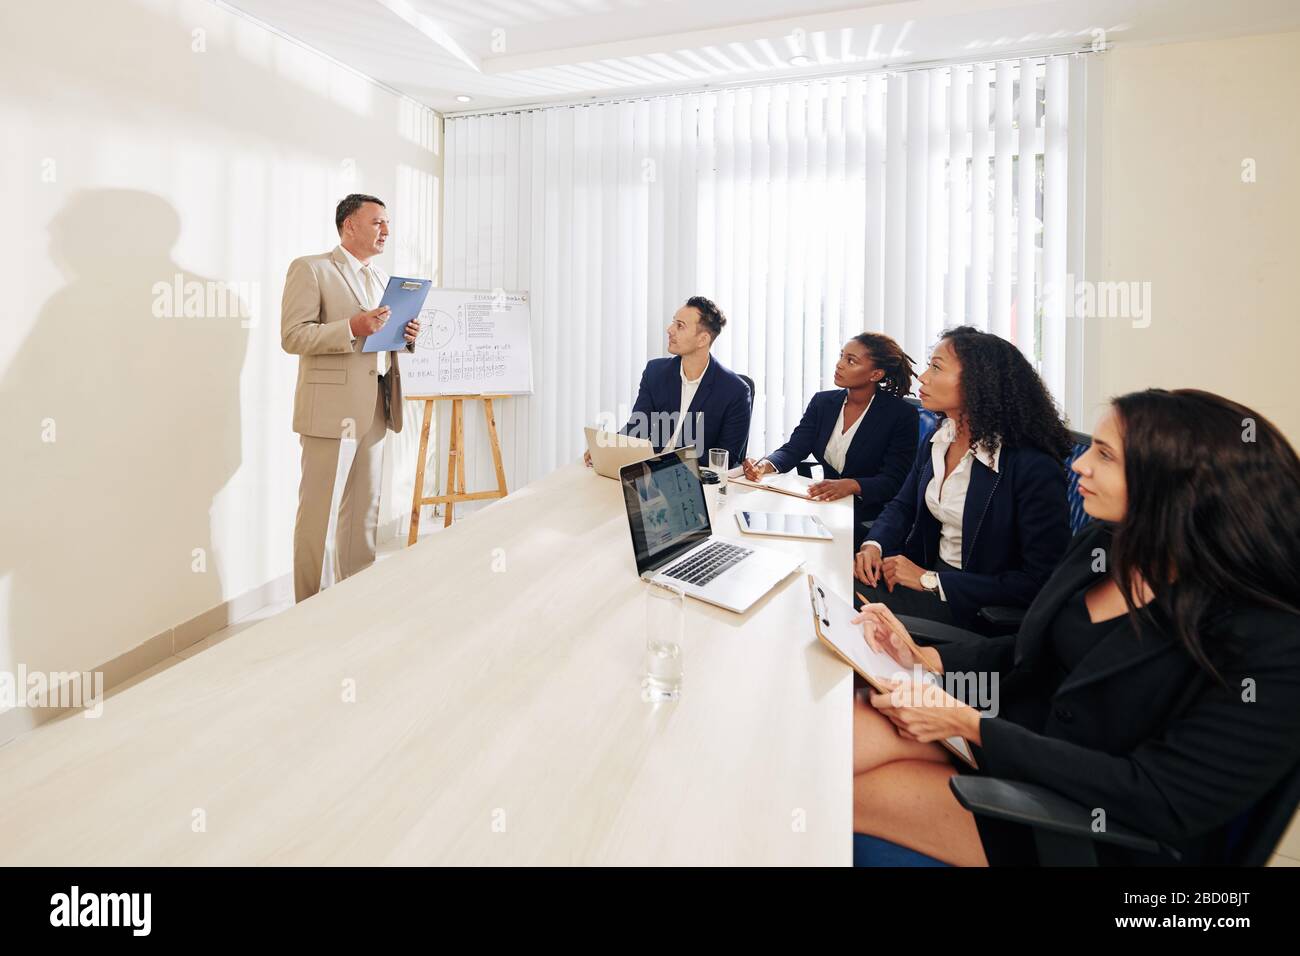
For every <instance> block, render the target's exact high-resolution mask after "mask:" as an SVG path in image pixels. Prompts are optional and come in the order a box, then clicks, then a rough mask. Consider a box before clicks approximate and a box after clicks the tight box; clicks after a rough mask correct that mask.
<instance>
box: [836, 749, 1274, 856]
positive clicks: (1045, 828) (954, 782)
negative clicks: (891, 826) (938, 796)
mask: <svg viewBox="0 0 1300 956" xmlns="http://www.w3.org/2000/svg"><path fill="white" fill-rule="evenodd" d="M948 786H949V787H950V788H951V789H952V792H953V795H954V796H955V797H956V798H957V802H958V803H960V804H961V805H962V806H963V807H964V808H965V809H967V810H969V811H970V812H971V813H973V814H975V815H976V816H985V817H989V818H990V819H993V820H1004V821H1007V822H1009V823H1016V824H1020V825H1023V826H1027V827H1030V828H1031V829H1032V830H1033V834H1034V847H1035V850H1036V853H1037V857H1038V865H1039V866H1098V865H1100V864H1099V861H1098V859H1097V847H1098V845H1099V844H1110V845H1113V846H1118V847H1123V848H1124V849H1128V850H1135V851H1137V852H1139V853H1150V854H1153V857H1152V862H1153V863H1157V862H1160V861H1159V859H1158V858H1156V857H1155V856H1154V854H1156V853H1159V852H1161V851H1164V853H1165V854H1166V856H1165V861H1166V862H1168V861H1169V860H1173V861H1174V862H1177V861H1178V859H1179V854H1178V851H1177V850H1174V849H1173V848H1172V847H1168V846H1165V845H1164V844H1162V843H1160V842H1159V841H1158V840H1156V839H1154V838H1152V837H1150V836H1147V835H1146V834H1143V833H1140V832H1138V831H1137V830H1134V829H1132V828H1130V827H1126V826H1124V825H1123V824H1122V823H1119V822H1117V821H1115V820H1113V819H1112V820H1109V821H1107V826H1106V829H1105V831H1104V832H1100V833H1099V832H1097V831H1095V830H1094V829H1093V815H1092V809H1091V808H1090V807H1085V806H1084V805H1083V804H1081V803H1076V802H1075V801H1074V800H1071V799H1070V798H1068V797H1064V796H1062V795H1061V794H1059V793H1057V792H1056V791H1054V790H1052V789H1050V788H1049V787H1043V786H1039V785H1038V784H1032V783H1020V782H1017V781H1012V780H999V779H997V778H994V777H984V776H980V775H978V774H959V775H957V776H954V777H952V778H951V779H950V780H949V781H948ZM1298 806H1300V763H1298V764H1296V765H1295V766H1294V767H1292V768H1291V770H1290V771H1289V772H1288V773H1287V774H1286V775H1285V776H1283V778H1282V779H1281V780H1279V781H1278V782H1277V784H1276V785H1274V787H1273V789H1272V790H1270V791H1269V792H1268V793H1266V794H1265V795H1264V796H1263V797H1262V798H1261V799H1260V800H1259V802H1258V803H1256V804H1255V805H1254V806H1253V807H1251V808H1250V809H1249V810H1246V811H1245V812H1243V813H1242V814H1241V815H1240V816H1238V817H1237V818H1236V819H1235V820H1234V821H1233V822H1232V823H1231V824H1229V826H1228V840H1227V846H1226V847H1225V848H1224V852H1223V855H1222V857H1221V858H1217V859H1212V860H1206V861H1203V863H1201V865H1204V866H1265V865H1266V864H1267V863H1268V861H1269V859H1270V858H1271V857H1272V856H1273V854H1274V853H1276V852H1277V847H1278V844H1280V843H1281V841H1282V837H1283V836H1284V835H1285V834H1286V831H1287V827H1289V826H1290V824H1291V820H1292V818H1294V816H1295V813H1296V809H1297V807H1298ZM853 865H854V866H946V865H947V864H945V863H942V862H940V861H939V860H936V859H934V858H933V857H929V856H926V855H925V854H923V853H918V852H917V851H915V850H910V849H908V848H907V847H901V846H898V845H897V844H895V843H891V842H889V841H888V840H883V839H881V838H879V837H872V836H867V835H866V834H862V833H855V834H853Z"/></svg>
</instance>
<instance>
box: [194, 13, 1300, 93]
mask: <svg viewBox="0 0 1300 956" xmlns="http://www.w3.org/2000/svg"><path fill="white" fill-rule="evenodd" d="M218 2H220V0H218ZM225 5H226V6H230V7H234V8H236V9H238V10H241V11H243V12H245V13H247V14H248V15H250V16H252V17H254V18H256V19H258V20H261V21H262V22H264V23H266V24H269V25H270V26H272V27H274V28H275V29H277V30H279V31H281V32H283V33H286V34H288V35H289V36H292V37H295V38H296V39H298V40H300V41H302V42H303V43H305V44H307V45H308V46H311V47H314V48H316V49H318V50H320V51H322V52H324V53H327V54H329V55H330V56H332V57H334V58H335V59H337V60H340V61H342V62H344V63H346V64H347V65H349V66H351V67H353V68H354V69H356V70H359V71H360V72H361V73H364V74H366V75H367V76H370V77H373V78H374V79H376V80H379V81H380V82H382V83H384V84H386V85H388V86H390V87H393V88H394V89H396V90H399V91H401V92H402V93H405V94H407V95H409V96H411V97H413V98H414V99H416V100H419V101H420V102H422V103H425V104H427V105H429V106H431V107H433V108H435V109H437V110H441V111H443V112H455V111H458V110H474V109H485V108H496V107H502V106H514V105H521V104H525V103H537V102H546V101H556V100H574V99H581V98H586V97H599V96H609V95H615V94H618V95H621V94H627V93H640V92H652V91H653V92H658V91H667V90H673V89H684V88H698V87H702V86H708V85H722V84H727V83H735V82H747V81H753V80H766V79H771V78H775V77H783V76H788V77H794V76H798V75H800V74H820V73H827V72H836V71H846V70H864V69H879V68H882V67H884V66H897V65H902V64H906V63H916V62H925V61H930V60H945V59H971V58H977V57H984V56H987V57H989V58H994V57H1003V56H1009V55H1014V54H1020V53H1030V52H1044V51H1048V50H1057V49H1064V48H1083V47H1085V46H1088V45H1090V44H1092V43H1093V41H1094V37H1095V36H1096V33H1095V32H1094V31H1097V30H1104V31H1105V40H1106V41H1108V42H1109V43H1113V44H1129V43H1153V42H1167V41H1172V40H1183V39H1196V38H1206V37H1216V36H1236V35H1245V34H1251V33H1269V32H1274V31H1280V30H1300V2H1297V0H907V2H884V0H874V2H871V0H869V2H858V3H856V4H851V5H850V4H849V3H846V2H845V0H226V2H225ZM799 53H803V54H804V55H805V56H807V57H808V62H807V63H806V64H801V65H792V64H791V62H790V60H791V58H792V57H794V56H796V55H797V54H799ZM458 94H459V95H465V96H470V97H471V98H472V99H471V101H470V102H468V103H464V102H458V101H457V100H456V96H457V95H458Z"/></svg>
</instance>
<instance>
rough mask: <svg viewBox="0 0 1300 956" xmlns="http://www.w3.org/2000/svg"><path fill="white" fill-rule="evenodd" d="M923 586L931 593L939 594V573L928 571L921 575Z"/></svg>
mask: <svg viewBox="0 0 1300 956" xmlns="http://www.w3.org/2000/svg"><path fill="white" fill-rule="evenodd" d="M921 587H923V588H925V589H926V590H927V591H929V592H930V593H931V594H937V593H938V591H939V575H937V574H935V573H934V572H933V571H926V572H925V573H924V574H922V575H921Z"/></svg>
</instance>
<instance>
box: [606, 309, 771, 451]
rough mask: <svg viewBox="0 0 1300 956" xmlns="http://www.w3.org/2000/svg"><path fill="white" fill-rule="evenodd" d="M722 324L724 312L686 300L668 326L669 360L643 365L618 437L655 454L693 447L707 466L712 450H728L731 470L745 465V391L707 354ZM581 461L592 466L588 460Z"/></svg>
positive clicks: (739, 380) (747, 398) (747, 405)
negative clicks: (639, 442)
mask: <svg viewBox="0 0 1300 956" xmlns="http://www.w3.org/2000/svg"><path fill="white" fill-rule="evenodd" d="M726 324H727V317H726V316H725V315H723V314H722V310H721V309H719V308H718V307H717V306H716V305H714V304H713V302H711V301H710V300H708V299H706V298H704V296H702V295H696V296H692V297H691V298H689V299H687V300H686V304H685V305H683V306H682V307H681V308H680V309H678V310H677V311H676V312H675V313H674V314H673V318H672V321H671V322H669V323H668V351H669V353H670V355H671V357H670V358H655V359H651V360H650V361H649V362H647V363H646V367H645V371H644V372H642V373H641V388H640V389H639V390H638V391H637V396H636V404H635V405H633V406H632V417H631V418H630V419H629V420H628V423H627V424H626V425H624V426H623V427H622V428H621V429H619V431H620V432H622V433H623V434H625V435H631V436H633V437H636V438H646V439H649V441H650V442H651V444H653V445H654V447H655V451H657V452H658V451H668V450H673V449H679V448H687V447H690V446H694V449H695V451H694V454H695V455H696V456H698V457H700V458H702V459H703V464H705V465H707V464H708V455H709V449H711V448H725V449H727V451H728V452H729V453H730V455H729V459H728V465H729V467H735V466H736V465H738V464H740V463H741V462H742V461H743V460H744V458H745V446H746V444H747V443H748V441H749V414H750V410H751V403H752V401H753V399H752V396H751V395H750V394H749V386H748V385H746V384H745V380H744V379H742V378H741V377H740V376H739V375H737V374H736V373H735V372H733V371H731V369H729V368H727V367H726V366H724V365H723V364H722V363H721V362H719V361H718V360H717V359H716V358H714V357H713V356H712V355H710V354H709V349H710V348H712V346H713V342H714V340H716V339H717V337H718V335H719V334H720V333H721V332H722V328H723V326H725V325H726ZM683 410H685V412H686V414H684V415H683V414H682V411H683ZM585 460H586V462H587V464H589V465H590V464H591V457H590V455H589V454H588V455H587V456H586V457H585Z"/></svg>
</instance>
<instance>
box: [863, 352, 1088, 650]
mask: <svg viewBox="0 0 1300 956" xmlns="http://www.w3.org/2000/svg"><path fill="white" fill-rule="evenodd" d="M921 404H922V405H924V406H925V407H926V408H927V409H929V410H930V411H932V412H936V413H938V414H940V415H942V416H943V420H942V421H941V422H940V424H939V426H938V428H936V429H935V431H934V434H933V435H932V436H931V438H930V441H929V442H928V443H926V444H925V445H924V446H923V447H922V448H921V449H920V450H919V452H918V453H917V456H916V460H915V461H914V463H913V464H912V470H911V472H910V473H909V474H908V476H907V480H906V481H905V482H904V483H903V487H902V489H901V490H900V491H899V492H898V495H897V496H896V497H895V498H894V500H893V501H891V502H890V503H889V504H888V505H887V506H886V507H885V508H884V510H883V511H881V513H880V517H879V518H877V519H876V522H875V523H874V524H873V525H872V526H871V530H870V532H869V533H868V534H867V535H866V541H865V542H864V543H863V544H862V545H861V546H860V547H859V548H858V551H857V556H856V559H855V565H854V574H855V576H856V577H857V579H858V580H859V581H860V582H862V584H863V585H865V587H859V589H858V590H859V594H860V596H861V598H862V599H864V600H865V601H869V602H871V601H875V602H883V603H885V604H888V605H889V606H890V607H891V608H893V610H894V611H895V612H896V613H898V614H910V615H913V616H915V617H924V618H927V619H929V620H935V621H941V622H943V623H945V624H957V625H959V626H961V627H978V626H979V625H978V623H977V619H976V615H977V614H978V613H979V609H980V608H982V607H991V606H994V607H1019V608H1023V607H1028V606H1029V604H1030V602H1031V601H1033V599H1034V596H1035V595H1036V594H1037V593H1038V589H1039V588H1041V587H1042V586H1043V582H1045V581H1046V580H1047V578H1048V577H1049V576H1050V575H1051V573H1052V571H1053V569H1054V568H1055V567H1056V563H1057V562H1058V561H1059V560H1060V559H1061V555H1062V554H1064V553H1065V547H1066V545H1067V544H1068V543H1069V540H1070V509H1069V502H1068V500H1067V498H1066V479H1065V466H1064V464H1063V463H1062V462H1063V459H1064V458H1065V456H1066V455H1067V454H1068V453H1069V450H1070V434H1069V432H1068V431H1066V428H1065V424H1064V423H1063V422H1062V421H1061V416H1060V415H1059V414H1058V413H1057V411H1056V405H1055V403H1054V402H1053V401H1052V397H1051V395H1049V394H1048V392H1047V387H1046V386H1045V385H1043V380H1042V379H1041V378H1039V377H1038V373H1037V372H1035V371H1034V369H1033V366H1031V365H1030V364H1029V362H1028V361H1027V360H1026V359H1025V357H1024V355H1022V354H1021V352H1020V350H1019V349H1018V348H1016V347H1015V346H1014V345H1012V344H1011V343H1010V342H1008V341H1006V340H1005V339H1001V338H998V336H996V335H992V334H990V333H988V332H981V331H979V330H978V329H975V328H972V327H970V326H960V327H958V328H954V329H949V330H948V331H946V332H944V333H943V336H942V338H940V340H939V344H938V345H937V346H935V349H934V352H932V353H931V355H930V363H929V366H928V367H927V368H926V370H925V371H924V372H923V373H921Z"/></svg>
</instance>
